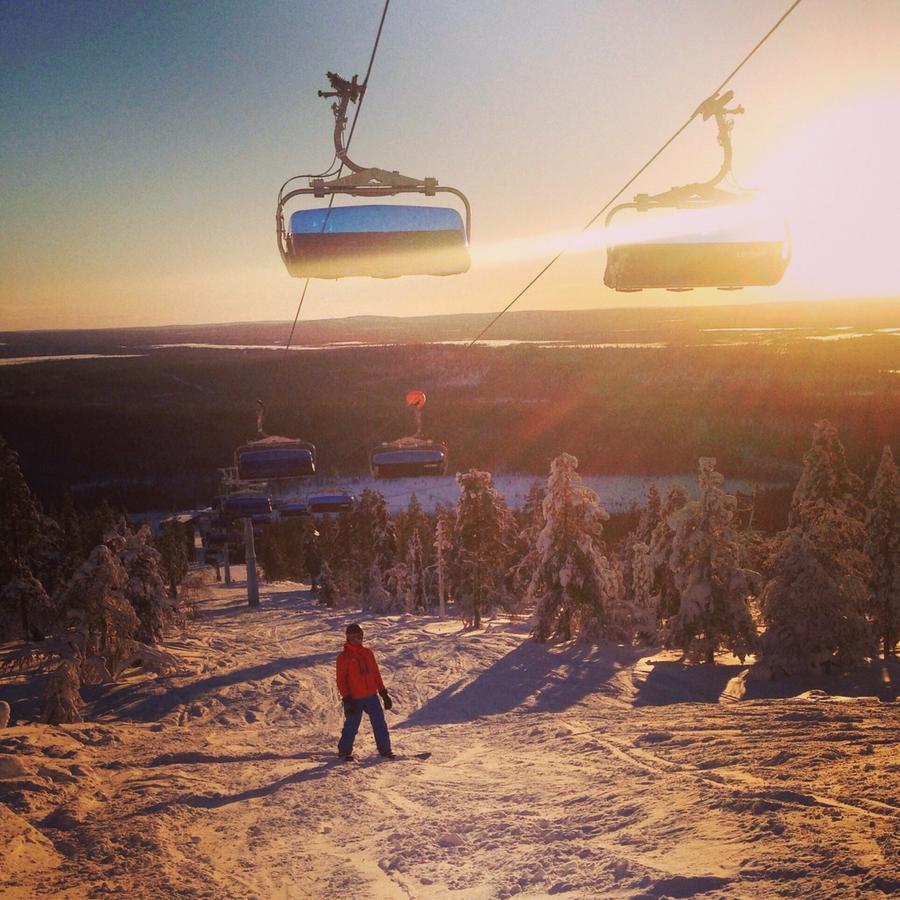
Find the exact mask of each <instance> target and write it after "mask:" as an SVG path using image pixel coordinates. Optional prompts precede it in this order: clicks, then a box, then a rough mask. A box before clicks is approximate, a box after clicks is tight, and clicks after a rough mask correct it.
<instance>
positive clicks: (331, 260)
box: [275, 72, 472, 278]
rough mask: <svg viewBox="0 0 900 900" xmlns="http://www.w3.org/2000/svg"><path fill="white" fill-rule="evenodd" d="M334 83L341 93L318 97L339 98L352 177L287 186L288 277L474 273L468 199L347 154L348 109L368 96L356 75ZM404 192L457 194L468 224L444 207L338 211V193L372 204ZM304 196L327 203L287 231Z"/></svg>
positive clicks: (300, 215) (281, 197)
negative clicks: (293, 205) (291, 207)
mask: <svg viewBox="0 0 900 900" xmlns="http://www.w3.org/2000/svg"><path fill="white" fill-rule="evenodd" d="M328 79H329V81H330V82H331V86H332V88H334V90H332V91H319V96H321V97H336V98H338V101H337V102H336V103H334V104H333V105H332V110H333V112H334V117H335V127H334V146H335V154H336V158H337V159H339V160H340V162H341V168H344V167H346V168H347V169H349V170H350V174H349V175H346V176H343V177H338V178H334V179H332V180H331V181H326V180H325V178H324V177H310V180H309V187H306V188H298V189H295V190H291V191H287V192H285V188H286V187H287V185H288V184H289V183H290V181H293V180H294V179H289V180H288V181H287V182H285V184H284V185H282V188H281V191H280V192H279V194H278V204H277V207H276V212H275V220H276V232H277V238H278V251H279V253H280V255H281V258H282V260H283V262H284V264H285V266H286V268H287V270H288V272H289V273H290V274H291V275H292V276H293V277H295V278H345V277H349V276H365V277H374V278H396V277H398V276H401V275H456V274H460V273H462V272H466V271H468V269H469V265H470V259H469V250H468V245H469V235H470V233H471V220H472V216H471V209H470V207H469V201H468V199H467V198H466V196H465V194H463V193H462V192H461V191H459V190H457V189H456V188H452V187H441V186H439V185H438V183H437V180H436V179H434V178H411V177H409V176H407V175H401V174H400V173H399V172H390V171H387V170H385V169H377V168H365V167H363V166H358V165H357V164H356V163H354V162H353V161H352V160H351V159H350V158H349V157H348V156H347V151H346V148H345V147H344V142H343V141H344V138H343V134H344V128H345V126H346V123H347V107H348V104H349V103H351V102H353V103H356V102H357V101H358V100H359V99H360V98H361V97H362V94H363V91H364V86H363V85H359V84H357V82H356V76H354V77H353V80H352V81H346V80H345V79H343V78H341V77H340V76H339V75H336V74H334V73H333V72H329V73H328ZM298 177H299V176H298ZM304 177H306V176H304ZM401 194H417V195H419V196H424V197H435V196H437V195H438V194H453V195H454V196H456V197H457V198H458V199H459V200H460V201H461V203H462V204H463V207H464V209H465V220H464V219H463V216H462V215H460V213H459V211H458V210H457V209H455V208H453V207H445V206H424V205H414V206H411V205H399V204H397V205H391V204H385V203H372V202H367V203H365V204H363V205H357V206H341V207H336V206H334V205H333V203H334V199H335V197H337V196H339V195H342V196H347V197H357V198H363V199H364V200H366V201H372V200H376V199H380V198H384V197H396V196H399V195H401ZM300 196H312V197H315V198H316V199H319V200H324V199H325V198H326V197H327V198H328V203H327V205H324V206H321V207H317V208H314V209H306V210H298V211H296V212H294V213H292V214H291V216H290V219H289V223H288V227H287V228H286V227H285V205H286V204H287V203H288V202H289V201H291V200H293V199H294V198H296V197H300Z"/></svg>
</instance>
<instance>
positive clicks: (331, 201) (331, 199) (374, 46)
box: [279, 0, 799, 354]
mask: <svg viewBox="0 0 900 900" xmlns="http://www.w3.org/2000/svg"><path fill="white" fill-rule="evenodd" d="M798 2H799V0H798ZM390 5H391V0H384V9H382V11H381V21H379V23H378V31H377V32H376V33H375V41H374V42H373V44H372V53H371V55H370V56H369V66H368V68H367V69H366V77H365V78H364V79H363V83H362V91H361V93H360V96H359V100H358V101H357V103H356V110H355V111H354V113H353V121H352V122H351V123H350V134H349V135H348V136H347V143H346V145H345V147H344V149H345V150H349V149H350V142H351V141H352V140H353V132H354V131H355V130H356V122H357V119H359V113H360V111H361V110H362V105H363V100H365V98H366V88H367V87H368V86H369V76H370V75H371V74H372V66H373V65H374V64H375V54H376V53H377V52H378V44H379V42H380V41H381V32H382V29H383V28H384V20H385V17H386V16H387V11H388V7H389V6H390ZM335 159H337V154H335V156H334V158H333V159H332V160H331V163H330V164H329V166H328V168H329V169H330V168H331V166H333V165H334V161H335ZM343 171H344V162H343V160H341V164H340V166H339V167H338V170H337V177H338V178H340V176H341V173H342V172H343ZM296 177H302V176H296ZM293 180H294V179H293V178H290V179H288V181H293ZM288 181H286V182H285V183H284V184H283V185H282V186H281V190H282V191H283V190H284V188H285V185H287V184H288ZM279 196H280V194H279ZM333 205H334V194H332V195H331V196H330V197H329V198H328V209H329V210H330V209H331V207H332V206H333ZM325 221H326V222H327V221H328V220H327V217H326V220H325ZM323 228H324V226H323ZM308 287H309V278H307V279H306V280H305V281H304V282H303V291H302V292H301V294H300V302H299V303H298V304H297V313H296V315H295V316H294V324H293V325H291V333H290V334H289V335H288V339H287V342H286V343H285V345H284V352H285V354H287V353H288V351H289V350H290V349H291V341H292V340H293V338H294V331H295V330H296V328H297V322H298V321H299V319H300V310H301V309H302V308H303V301H304V300H305V299H306V290H307V288H308Z"/></svg>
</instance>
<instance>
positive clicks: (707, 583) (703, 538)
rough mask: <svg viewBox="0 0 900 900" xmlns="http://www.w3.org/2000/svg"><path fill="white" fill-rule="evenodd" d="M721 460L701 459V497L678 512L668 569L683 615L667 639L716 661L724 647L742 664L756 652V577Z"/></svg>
mask: <svg viewBox="0 0 900 900" xmlns="http://www.w3.org/2000/svg"><path fill="white" fill-rule="evenodd" d="M715 465H716V461H715V460H714V459H711V458H703V459H701V460H700V474H699V484H700V498H699V499H698V500H695V501H692V502H690V503H688V504H686V505H685V506H684V507H683V508H682V509H680V510H679V511H678V512H676V513H674V514H673V515H672V516H671V517H670V519H669V523H670V525H671V526H672V528H673V530H674V535H673V538H672V550H671V553H670V555H669V568H670V569H671V570H672V573H673V575H674V578H675V586H676V587H677V589H678V595H679V600H680V603H679V608H678V612H677V613H676V614H675V615H674V616H673V617H672V619H671V620H670V622H669V635H668V640H669V643H670V644H671V645H672V646H675V647H679V648H681V649H682V650H683V651H684V652H685V654H686V655H690V656H702V657H703V658H704V659H705V660H706V661H707V662H710V663H711V662H713V656H714V653H715V651H716V649H718V648H719V647H724V648H726V649H728V650H731V651H732V652H733V653H735V654H736V655H737V656H738V657H740V658H741V659H742V660H743V659H744V657H746V655H747V654H748V653H750V651H751V650H752V649H753V646H754V643H755V638H756V628H755V625H754V623H753V618H752V616H751V614H750V603H749V600H750V596H751V595H752V593H753V582H754V580H755V577H756V575H755V573H753V572H750V571H749V570H747V569H744V568H742V567H741V565H740V548H739V542H738V541H739V538H738V533H737V531H736V530H735V528H734V524H733V520H734V514H735V510H736V508H737V500H736V499H735V497H733V496H732V495H731V494H726V493H725V491H724V490H723V489H722V486H721V485H722V482H723V481H724V478H723V476H722V475H721V474H720V473H719V472H717V471H716V470H715Z"/></svg>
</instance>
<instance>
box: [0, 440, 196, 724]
mask: <svg viewBox="0 0 900 900" xmlns="http://www.w3.org/2000/svg"><path fill="white" fill-rule="evenodd" d="M192 544H193V540H192V536H191V538H190V542H189V539H188V535H187V534H186V533H185V532H184V530H183V529H181V528H180V527H178V526H177V525H174V526H173V527H168V528H164V529H163V530H162V531H161V533H160V536H159V538H158V539H157V540H156V541H155V542H154V541H153V539H152V538H151V535H150V529H149V528H148V527H147V526H146V525H145V526H142V527H140V528H138V529H133V528H131V527H130V526H129V525H128V523H127V521H126V519H125V517H124V516H123V515H121V514H118V515H117V514H116V513H115V512H114V511H113V509H112V508H111V507H110V506H109V505H108V504H105V503H102V504H100V505H99V506H98V507H96V508H94V509H91V510H83V509H78V508H76V507H75V505H74V504H73V503H72V502H71V499H69V498H67V500H66V502H65V503H64V504H63V507H62V509H61V510H60V511H59V512H58V513H55V514H54V515H48V514H45V513H44V512H42V510H41V508H40V504H39V503H38V502H37V500H36V498H35V497H34V495H33V494H32V492H31V490H30V489H29V487H28V484H27V483H26V481H25V479H24V478H23V476H22V472H21V470H20V468H19V462H18V457H17V454H16V453H15V452H14V451H13V450H12V449H11V448H10V447H9V446H8V444H7V443H6V442H5V441H4V440H3V439H2V438H0V642H16V644H15V651H14V652H12V653H10V654H8V655H6V656H5V658H4V663H3V667H4V669H6V670H15V669H16V668H22V667H25V666H28V665H31V664H33V663H35V662H38V663H40V664H41V665H42V668H45V669H46V670H47V672H48V673H49V677H48V678H47V682H46V690H45V694H44V719H45V721H47V722H49V723H51V724H56V723H60V722H74V721H78V720H79V718H80V713H79V710H80V708H81V706H82V699H81V695H80V693H79V689H80V687H81V685H82V684H103V683H106V682H110V681H114V680H115V679H116V678H117V677H118V676H119V675H120V674H121V673H122V672H123V671H124V670H125V669H127V668H129V667H130V666H132V665H135V664H138V663H139V664H141V665H143V666H144V667H146V668H149V669H152V670H155V671H159V672H165V671H170V670H172V669H174V668H175V667H176V660H175V658H174V657H172V656H171V655H170V654H167V653H166V652H164V651H163V650H161V649H159V647H158V646H157V645H158V644H160V643H161V642H162V640H163V639H164V637H165V635H166V633H167V632H168V631H169V629H170V628H171V627H172V626H173V625H174V624H176V623H177V622H178V620H179V618H180V617H181V616H183V615H184V608H183V607H182V606H181V605H180V602H179V598H178V587H179V585H180V583H181V582H182V580H183V579H184V577H185V575H186V574H187V571H188V563H189V559H190V552H192V550H191V551H189V547H192Z"/></svg>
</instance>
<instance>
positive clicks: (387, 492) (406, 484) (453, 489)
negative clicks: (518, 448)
mask: <svg viewBox="0 0 900 900" xmlns="http://www.w3.org/2000/svg"><path fill="white" fill-rule="evenodd" d="M492 480H493V484H494V487H496V488H497V490H498V491H499V492H500V494H501V496H502V497H503V499H504V500H505V501H506V504H507V506H509V507H511V508H513V509H520V508H521V507H522V504H523V503H524V501H525V496H526V495H527V494H528V491H529V489H530V488H531V486H532V485H533V484H534V483H535V481H538V482H540V483H542V484H544V485H546V482H547V479H546V476H543V477H542V476H538V475H522V474H493V475H492ZM581 481H582V483H583V484H584V485H585V486H586V487H589V488H590V489H591V490H592V491H594V493H595V494H597V496H598V497H599V498H600V502H601V504H602V505H603V508H604V509H606V510H607V511H608V512H625V511H626V510H628V509H631V508H632V507H643V506H644V502H645V500H646V497H647V491H648V490H649V488H650V485H651V484H655V485H656V486H657V488H658V490H659V492H660V494H665V493H666V491H667V490H668V488H669V486H670V485H672V484H680V485H682V486H683V487H684V488H685V489H686V490H687V492H688V494H689V496H691V497H696V496H697V476H696V474H691V475H660V476H649V475H581ZM275 484H277V483H275ZM763 486H765V485H763ZM328 488H339V489H341V490H344V491H347V492H348V493H351V494H356V495H359V494H360V493H362V491H363V490H364V489H365V488H369V489H370V490H373V491H378V493H380V494H381V495H382V496H383V497H384V499H385V502H386V503H387V507H388V510H389V511H390V512H392V513H396V512H400V511H401V510H405V509H406V508H407V506H409V499H410V497H412V495H413V494H415V495H416V497H417V499H418V501H419V503H420V504H421V505H422V508H423V509H424V510H425V511H426V512H434V509H435V507H436V506H437V505H438V504H441V505H442V506H455V505H456V503H457V501H458V500H459V485H458V484H457V483H456V476H455V475H442V476H433V475H432V476H425V477H422V478H371V477H368V476H366V477H359V478H341V479H329V478H314V479H309V480H308V481H304V482H302V483H301V484H300V485H299V486H298V485H293V484H292V485H288V486H285V487H284V488H283V489H282V490H279V491H278V496H280V497H285V498H288V497H294V496H297V497H304V496H306V495H307V494H313V493H319V492H321V491H323V490H326V489H328ZM725 489H726V490H727V491H728V492H729V493H735V492H736V491H741V492H743V493H747V494H749V493H750V492H751V491H752V489H753V482H750V481H741V480H738V479H726V481H725ZM136 518H138V517H136Z"/></svg>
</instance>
